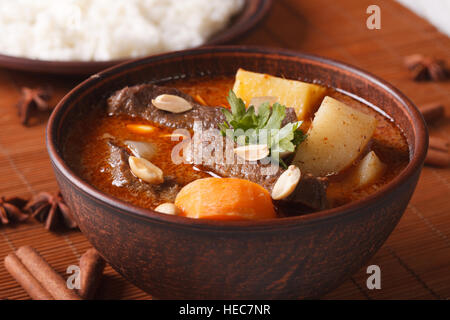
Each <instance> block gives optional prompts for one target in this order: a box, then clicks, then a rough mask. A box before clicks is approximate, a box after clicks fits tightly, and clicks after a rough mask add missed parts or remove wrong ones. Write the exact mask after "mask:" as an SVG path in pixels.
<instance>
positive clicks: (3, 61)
mask: <svg viewBox="0 0 450 320" xmlns="http://www.w3.org/2000/svg"><path fill="white" fill-rule="evenodd" d="M271 4H272V0H246V3H245V7H244V8H243V9H242V11H241V12H240V13H239V14H238V15H237V16H236V17H234V18H233V19H232V20H233V21H232V22H231V23H230V25H229V27H227V28H225V29H223V30H221V31H219V32H218V33H216V34H214V35H213V36H211V38H210V39H209V40H208V41H207V42H206V44H205V45H206V46H210V45H218V44H225V43H229V42H230V41H231V40H234V39H236V38H239V37H240V36H242V35H243V34H245V33H246V32H247V31H249V30H250V29H251V28H253V27H254V26H255V25H256V24H257V23H258V22H260V21H261V20H262V19H263V18H264V16H265V15H266V14H267V12H268V11H269V9H270V7H271ZM125 61H126V60H110V61H45V60H35V59H28V58H21V57H13V56H8V55H3V54H0V67H5V68H8V69H14V70H21V71H30V72H40V73H51V74H65V75H91V74H93V73H95V72H98V71H100V70H103V69H106V68H109V67H112V66H114V65H117V64H120V63H123V62H125Z"/></svg>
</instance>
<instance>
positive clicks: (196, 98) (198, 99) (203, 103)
mask: <svg viewBox="0 0 450 320" xmlns="http://www.w3.org/2000/svg"><path fill="white" fill-rule="evenodd" d="M194 99H195V101H197V102H198V103H200V104H201V105H204V106H207V105H208V104H207V103H206V101H205V99H203V97H202V96H201V95H199V94H196V95H195V97H194Z"/></svg>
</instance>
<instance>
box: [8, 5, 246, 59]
mask: <svg viewBox="0 0 450 320" xmlns="http://www.w3.org/2000/svg"><path fill="white" fill-rule="evenodd" d="M243 4H244V0H0V35H1V36H0V53H2V54H6V55H11V56H19V57H26V58H32V59H40V60H61V61H70V60H75V61H102V60H114V59H122V58H133V57H141V56H145V55H149V54H155V53H161V52H166V51H173V50H182V49H186V48H190V47H195V46H198V45H201V44H203V43H204V42H205V41H206V40H207V39H208V37H210V36H211V35H212V34H214V33H215V32H217V31H219V30H221V29H223V28H224V27H225V26H226V25H227V24H228V23H229V21H230V18H231V17H232V16H233V15H234V14H236V13H238V12H239V11H240V10H241V9H242V7H243Z"/></svg>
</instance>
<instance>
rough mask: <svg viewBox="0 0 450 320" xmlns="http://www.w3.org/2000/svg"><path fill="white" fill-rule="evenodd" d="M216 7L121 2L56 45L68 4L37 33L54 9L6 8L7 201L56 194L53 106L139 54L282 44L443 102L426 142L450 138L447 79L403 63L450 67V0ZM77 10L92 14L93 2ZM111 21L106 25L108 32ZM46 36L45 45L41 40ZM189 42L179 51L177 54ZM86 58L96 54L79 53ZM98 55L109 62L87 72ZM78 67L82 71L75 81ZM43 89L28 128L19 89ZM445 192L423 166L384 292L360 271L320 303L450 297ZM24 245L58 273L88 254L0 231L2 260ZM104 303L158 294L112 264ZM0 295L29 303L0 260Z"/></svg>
mask: <svg viewBox="0 0 450 320" xmlns="http://www.w3.org/2000/svg"><path fill="white" fill-rule="evenodd" d="M67 1H68V3H73V2H74V1H69V0H67ZM100 1H102V0H100ZM60 2H64V1H60ZM108 2H109V1H108ZM162 2H163V1H162ZM183 2H185V3H187V2H188V1H183ZM209 2H210V6H208V7H206V8H203V9H204V10H206V11H205V12H203V14H201V13H199V11H198V10H200V9H198V8H199V7H198V5H199V4H200V5H202V4H204V3H205V2H204V1H203V2H201V1H200V2H199V1H193V3H194V4H195V3H196V6H195V5H193V6H192V7H190V8H188V7H177V9H174V10H175V11H171V10H172V9H170V8H169V7H164V5H162V6H161V7H158V8H159V9H158V10H159V11H155V10H152V8H150V7H147V8H144V7H142V5H144V4H145V2H140V1H139V0H134V1H129V2H126V3H128V5H127V4H126V3H125V2H123V3H122V4H121V5H116V6H112V8H109V9H108V10H107V9H106V8H104V6H100V5H99V7H98V8H96V9H95V10H99V11H96V14H97V15H95V14H94V16H93V17H90V18H89V12H88V11H87V13H86V12H83V11H82V10H81V9H80V10H81V11H79V12H78V13H77V15H78V17H83V19H81V18H80V20H76V19H75V20H74V21H73V23H72V24H71V26H72V27H73V28H72V29H71V30H69V31H67V30H66V31H64V32H69V34H70V35H71V36H70V39H68V38H67V36H62V37H63V38H61V39H60V38H58V37H61V34H63V35H64V34H65V33H64V32H63V31H61V30H60V31H59V32H53V31H51V32H52V33H51V36H54V37H55V38H53V39H50V40H51V41H47V40H49V38H51V37H50V35H49V33H48V32H50V31H48V32H47V31H45V30H53V29H54V27H55V24H56V25H59V26H61V24H63V25H65V23H66V22H67V21H62V20H61V19H62V18H61V17H62V16H64V15H65V16H68V17H69V16H70V17H74V15H73V12H64V10H66V9H67V8H68V7H65V6H63V5H61V4H59V5H58V7H57V8H56V9H55V8H53V7H52V8H51V9H52V10H50V11H51V12H50V13H48V12H47V14H49V15H45V16H44V17H48V16H51V17H56V18H55V19H54V21H53V24H52V23H49V21H51V20H48V19H44V20H45V21H46V24H39V25H35V24H34V23H35V22H36V21H40V20H39V12H42V10H44V9H43V8H42V6H44V5H45V3H46V1H42V2H41V1H39V2H36V3H38V4H36V3H35V4H34V6H35V7H36V8H35V9H33V10H29V9H30V7H29V6H30V1H26V0H17V1H14V3H16V4H19V6H16V7H14V6H13V5H12V2H11V1H3V0H0V8H1V9H2V13H0V28H2V29H0V31H1V33H2V39H0V54H1V56H0V65H1V68H0V110H1V111H2V116H1V117H0V196H4V197H12V196H19V197H23V198H29V197H31V196H32V195H35V194H37V193H39V192H41V191H50V192H55V191H56V190H57V185H56V181H55V180H54V177H53V173H52V169H51V165H50V161H49V159H48V156H47V152H46V149H45V140H44V134H45V124H46V121H47V119H48V115H49V113H50V112H51V109H52V107H53V106H54V105H56V103H57V102H58V101H59V100H60V99H61V98H62V97H63V96H64V95H65V94H66V93H67V92H68V91H69V90H70V89H71V88H73V87H74V86H75V85H76V84H77V83H79V82H80V81H82V80H83V79H85V78H87V77H88V76H89V75H90V73H91V72H95V71H98V70H99V69H101V68H103V67H106V66H108V65H110V64H111V63H115V62H114V61H113V62H111V61H110V62H108V60H117V59H126V58H127V55H129V56H133V57H137V56H141V55H146V54H151V53H156V52H163V51H167V50H175V49H176V50H178V49H183V48H187V47H195V46H199V45H202V44H205V43H206V44H218V43H220V44H235V45H257V46H267V47H280V48H286V49H290V50H295V51H300V52H306V53H310V54H316V55H320V56H324V57H327V58H331V59H336V60H339V61H343V62H346V63H349V64H352V65H355V66H357V67H359V68H361V69H364V70H367V71H368V72H371V73H373V74H375V75H377V76H378V77H381V78H383V79H385V80H387V81H388V82H390V83H392V84H393V85H394V86H396V87H397V88H399V89H400V90H401V91H402V92H403V93H405V94H406V95H407V96H408V97H409V98H410V99H411V100H412V101H413V102H414V103H415V104H416V105H417V106H418V107H419V109H421V110H423V109H424V108H426V107H429V106H430V105H434V106H436V105H438V106H439V110H441V111H440V113H439V115H438V117H437V119H436V118H435V119H433V121H431V122H429V123H428V126H429V130H430V135H431V136H432V137H435V138H439V139H448V138H449V137H450V121H449V118H448V114H449V112H450V110H449V109H450V82H449V80H448V79H439V80H435V79H427V81H417V79H415V75H414V73H412V72H411V70H410V68H408V66H407V63H406V62H405V61H406V60H405V59H407V58H408V57H410V56H412V55H416V56H417V55H419V56H421V57H422V58H423V57H426V58H427V59H432V60H433V59H434V60H436V61H439V63H441V62H442V63H443V64H445V63H447V64H448V63H449V62H450V39H449V35H450V22H449V19H448V17H449V16H450V0H433V1H426V0H397V1H396V0H378V1H376V5H377V6H378V8H379V11H377V10H375V11H373V10H368V9H369V7H370V6H371V5H373V4H375V3H374V1H369V0H339V1H333V0H315V1H307V0H273V1H257V0H248V1H232V0H224V1H222V0H220V1H209ZM80 3H82V5H84V6H88V4H87V2H86V1H80ZM149 3H151V2H147V4H149ZM155 3H156V2H155ZM158 3H159V1H158ZM185 5H186V4H185ZM18 8H19V9H20V8H21V9H22V10H21V11H22V12H21V13H20V16H21V17H22V18H21V22H20V23H18V24H17V23H15V22H17V21H16V20H14V19H17V16H15V15H14V14H12V13H13V12H16V11H17V10H18ZM133 8H134V9H133ZM136 8H140V9H139V10H140V11H139V14H138V16H139V19H144V18H143V17H145V19H144V20H142V21H140V22H141V24H137V23H130V24H128V25H127V29H126V30H127V32H125V34H124V33H123V32H124V31H123V30H121V28H120V24H121V22H120V21H121V17H122V18H124V17H135V16H136V14H137V13H136V12H135V11H133V10H137V9H136ZM47 9H48V7H47ZM372 9H373V7H372ZM6 10H9V11H6ZM14 10H16V11H14ZM102 10H106V11H105V12H106V13H108V14H107V15H105V16H102V17H100V18H99V16H98V14H99V13H98V12H102ZM114 10H115V11H114ZM146 10H147V11H146ZM164 10H166V11H164ZM167 10H168V11H167ZM188 10H191V11H188ZM111 12H114V16H111ZM144 12H147V13H148V14H149V15H148V16H146V15H145V14H144ZM150 13H151V14H152V16H151V15H150ZM184 13H188V14H187V15H186V17H187V18H186V19H184V20H185V23H186V25H183V27H182V28H181V29H177V28H175V27H174V21H176V20H180V19H179V17H180V15H181V14H184ZM374 14H375V15H376V16H374ZM77 15H75V16H77ZM58 17H59V18H58ZM161 17H164V18H163V19H161ZM189 17H195V19H190V18H189ZM41 18H42V17H41ZM84 19H87V20H84ZM89 19H91V20H89ZM374 19H375V20H374ZM88 20H89V21H91V23H93V24H92V26H90V27H88V29H86V30H87V31H86V30H81V29H80V27H77V26H79V24H82V22H83V21H88ZM160 20H164V21H166V22H167V23H166V24H164V23H163V22H161V21H160ZM24 21H25V22H26V23H25V22H24ZM123 23H125V22H123ZM105 24H109V26H110V27H109V28H104V25H105ZM115 24H119V25H116V26H115ZM114 26H115V27H114ZM139 26H147V27H149V28H150V29H151V32H148V33H147V34H149V35H152V36H150V37H146V36H142V30H140V29H139ZM133 28H138V29H139V30H134V29H133ZM150 29H149V30H150ZM36 30H39V31H36ZM43 30H44V31H43ZM64 30H65V29H64ZM96 30H99V32H100V31H101V32H102V33H101V34H100V38H101V37H104V38H105V39H106V38H108V39H109V37H110V38H111V39H110V41H109V42H108V41H106V40H105V41H104V42H102V43H101V44H99V45H98V46H97V45H95V43H88V42H89V41H91V42H96V41H100V40H98V39H97V38H95V37H91V35H92V34H93V33H95V31H96ZM130 30H131V33H130ZM133 30H134V36H133V32H132V31H133ZM180 30H181V31H180ZM189 30H190V31H193V32H190V31H189ZM42 32H44V34H43V35H42ZM47 35H48V36H47ZM111 35H114V36H111ZM40 36H43V39H46V40H45V41H46V42H45V41H39V39H41V38H39V37H40ZM72 37H78V39H80V40H79V41H81V42H74V41H73V40H74V39H75V38H72ZM174 37H177V38H176V39H175V41H171V40H174ZM17 39H21V40H20V41H19V40H17ZM83 39H84V40H85V42H83V41H84V40H83ZM123 39H126V43H125V44H124V46H123V47H121V50H118V47H117V46H118V44H119V43H122V42H123V41H125V40H123ZM14 41H19V43H15V42H14ZM62 42H64V43H62ZM66 42H67V43H66ZM181 42H183V45H182V46H178V45H179V44H180V43H181ZM80 43H81V44H82V45H80ZM83 43H84V44H83ZM136 43H137V44H138V45H136ZM93 48H94V49H93ZM99 48H100V49H101V50H100V49H99ZM108 48H109V49H111V50H110V52H109V51H108V50H109V49H108ZM97 49H98V50H97ZM122 49H123V50H122ZM144 49H145V50H144ZM46 50H48V52H49V53H48V54H47V55H42V56H39V55H36V54H39V52H40V51H46ZM96 50H97V51H96ZM58 52H59V53H58ZM86 52H88V53H89V54H87V55H83V53H86ZM63 57H64V58H63ZM30 58H31V61H30ZM42 59H43V60H57V61H59V62H61V60H63V61H66V62H69V63H68V64H65V63H64V62H62V63H61V64H58V63H56V64H52V63H50V64H48V63H42V61H41V62H40V61H39V60H42ZM92 59H94V60H95V59H98V60H102V61H103V62H105V61H106V62H107V63H103V64H101V63H100V64H95V63H94V64H89V63H90V62H89V61H91V60H92ZM74 60H86V61H84V63H88V65H86V64H83V63H82V64H73V63H72V64H71V63H70V62H74ZM78 62H79V61H78ZM78 62H77V63H78ZM91 62H92V61H91ZM46 70H47V71H52V72H53V74H49V73H47V72H46ZM94 70H95V71H94ZM77 71H81V73H84V74H76V73H77ZM41 87H45V88H51V98H49V100H48V109H47V110H45V111H44V112H38V113H37V114H36V115H34V116H33V118H32V119H28V120H29V122H28V121H27V123H26V125H23V124H22V123H23V119H21V118H20V117H18V115H17V113H18V110H17V107H16V106H17V104H18V102H19V101H20V99H21V96H22V95H23V88H41ZM447 157H448V152H447ZM449 194H450V169H449V167H448V165H439V166H436V165H427V166H426V167H425V168H424V171H423V174H422V176H421V178H420V182H419V185H418V187H417V189H416V192H415V194H414V197H413V199H412V201H411V203H410V205H409V207H408V209H407V211H406V213H405V214H404V216H403V218H402V220H401V221H400V223H399V225H398V226H397V228H396V229H395V230H394V232H393V233H392V235H391V236H390V238H389V239H388V241H387V242H386V243H385V245H384V246H383V247H382V249H381V250H380V251H379V252H378V253H377V254H376V255H375V257H374V258H373V259H372V260H371V261H370V263H369V264H376V265H378V266H380V268H381V271H382V289H381V290H369V289H367V286H366V279H367V274H366V268H362V269H361V270H360V271H359V272H358V273H357V274H355V275H354V276H352V277H351V279H349V280H348V281H347V282H345V283H344V284H343V285H342V286H341V287H339V288H338V289H336V290H335V291H333V292H331V293H329V294H328V295H327V296H326V297H324V298H325V299H449V298H450V273H449V272H448V270H449V269H450V240H449V239H450V197H449ZM26 244H32V245H33V246H34V247H35V248H36V249H38V250H39V252H41V253H42V254H43V255H44V256H45V258H46V259H47V260H48V261H49V263H50V264H51V265H52V266H53V267H54V268H55V269H56V271H58V272H59V273H61V274H64V273H65V269H66V267H67V265H69V264H76V263H77V261H78V259H79V257H80V254H82V253H83V252H85V251H86V250H87V249H88V248H90V244H89V243H88V242H87V240H86V238H85V237H84V236H83V235H82V234H81V233H80V232H79V231H64V232H57V233H54V232H48V231H47V230H45V229H44V228H43V226H42V224H39V223H37V222H26V223H23V224H18V225H14V226H10V225H4V226H2V225H0V258H2V259H3V257H4V256H6V255H7V254H8V253H9V252H11V251H12V250H15V249H16V248H18V247H20V246H22V245H26ZM98 297H99V298H100V299H150V298H151V296H149V295H147V294H146V293H144V292H142V291H141V290H139V289H138V288H136V287H134V286H133V285H131V284H130V283H128V282H127V281H126V280H125V279H123V278H122V277H121V276H120V275H119V274H117V273H116V272H115V271H113V270H112V269H111V268H110V267H107V269H106V272H105V280H104V281H103V282H102V285H101V287H100V290H99V296H98ZM0 299H29V297H28V296H27V294H26V293H25V292H24V291H23V289H22V288H21V287H20V286H19V285H18V284H17V283H16V282H15V281H14V279H13V278H12V277H11V276H10V275H9V273H8V272H7V271H6V270H5V268H4V266H3V264H0Z"/></svg>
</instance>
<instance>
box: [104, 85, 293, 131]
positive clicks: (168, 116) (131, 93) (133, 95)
mask: <svg viewBox="0 0 450 320" xmlns="http://www.w3.org/2000/svg"><path fill="white" fill-rule="evenodd" d="M162 94H171V95H176V96H179V97H182V98H184V99H186V100H187V101H189V102H190V103H192V106H193V108H192V110H190V111H186V112H183V113H170V112H167V111H163V110H159V109H157V108H155V107H154V106H153V104H152V99H155V98H156V97H158V96H159V95H162ZM221 109H223V108H221V107H209V106H203V105H200V104H198V103H196V102H195V100H194V99H193V98H192V97H191V96H189V95H187V94H184V93H183V92H181V91H179V90H178V89H175V88H169V87H161V86H156V85H153V84H141V85H136V86H133V87H125V88H123V89H121V90H119V91H117V92H115V93H114V94H113V95H112V96H111V97H109V99H108V113H109V114H111V115H119V114H126V115H130V116H133V117H141V118H144V119H146V120H149V121H152V122H155V123H158V124H160V125H163V126H166V127H169V128H174V129H175V128H178V129H188V130H189V129H192V128H193V127H194V122H195V121H200V122H201V123H202V124H203V128H205V129H209V128H218V125H219V124H220V123H223V122H224V121H225V116H224V115H223V113H222V111H221ZM294 121H297V116H296V114H295V110H294V109H293V108H287V109H286V117H285V119H284V120H283V124H287V123H290V122H294Z"/></svg>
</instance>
